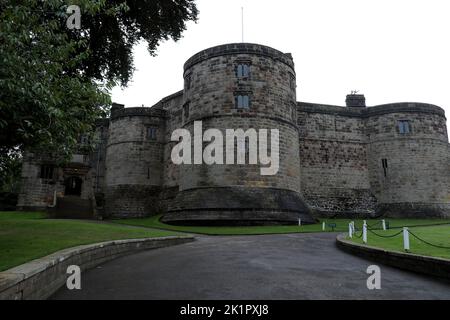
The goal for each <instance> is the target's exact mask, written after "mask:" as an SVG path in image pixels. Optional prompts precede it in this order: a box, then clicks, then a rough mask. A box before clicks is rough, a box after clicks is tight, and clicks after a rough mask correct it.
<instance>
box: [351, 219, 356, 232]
mask: <svg viewBox="0 0 450 320" xmlns="http://www.w3.org/2000/svg"><path fill="white" fill-rule="evenodd" d="M351 224H352V231H353V233H355V221H352V222H351Z"/></svg>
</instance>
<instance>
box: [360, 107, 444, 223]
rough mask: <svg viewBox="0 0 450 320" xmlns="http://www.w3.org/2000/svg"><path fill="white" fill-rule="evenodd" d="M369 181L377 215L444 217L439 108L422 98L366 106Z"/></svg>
mask: <svg viewBox="0 0 450 320" xmlns="http://www.w3.org/2000/svg"><path fill="white" fill-rule="evenodd" d="M367 111H368V114H367V116H368V117H367V118H366V128H367V135H368V139H369V143H368V162H369V174H370V184H371V188H372V190H373V191H374V194H375V196H376V197H377V200H378V203H379V208H378V211H379V213H380V214H386V215H387V216H391V217H402V218H406V217H409V216H410V217H416V218H417V217H424V218H425V217H447V218H448V217H450V159H449V155H450V153H449V144H448V137H447V128H446V119H445V114H444V110H443V109H441V108H439V107H437V106H434V105H429V104H423V103H394V104H388V105H381V106H376V107H371V108H368V110H367Z"/></svg>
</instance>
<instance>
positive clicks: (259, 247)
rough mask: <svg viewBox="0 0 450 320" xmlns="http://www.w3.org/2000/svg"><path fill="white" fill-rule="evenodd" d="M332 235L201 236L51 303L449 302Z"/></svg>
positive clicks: (100, 271)
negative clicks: (375, 281) (345, 248)
mask: <svg viewBox="0 0 450 320" xmlns="http://www.w3.org/2000/svg"><path fill="white" fill-rule="evenodd" d="M335 238H336V234H331V233H317V234H290V235H264V236H233V237H207V236H199V237H198V240H197V241H194V242H192V243H187V244H183V245H179V246H175V247H169V248H162V249H156V250H150V251H145V252H141V253H138V254H134V255H130V256H125V257H122V258H119V259H116V260H113V261H110V262H107V263H105V264H104V265H101V266H99V267H97V268H95V269H92V270H89V271H86V272H84V273H83V274H82V284H81V286H82V289H81V290H72V291H69V290H67V289H66V288H63V289H61V290H60V291H58V292H57V293H56V294H55V295H54V296H53V297H52V299H450V284H449V283H446V282H443V281H439V280H436V279H433V278H429V277H425V276H420V275H417V274H414V273H410V272H406V271H401V270H398V269H395V268H391V267H387V266H383V265H380V267H381V279H382V280H381V286H382V288H381V290H368V289H367V286H366V281H367V278H368V276H369V275H368V274H367V273H366V270H367V267H368V266H369V265H372V264H376V263H373V262H370V261H368V260H364V259H362V258H358V257H355V256H352V255H350V254H347V253H345V252H342V251H341V250H339V249H338V248H337V247H336V246H335Z"/></svg>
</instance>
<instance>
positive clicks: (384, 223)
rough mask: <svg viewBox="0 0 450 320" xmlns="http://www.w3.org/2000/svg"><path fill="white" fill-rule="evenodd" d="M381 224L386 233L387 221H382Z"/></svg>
mask: <svg viewBox="0 0 450 320" xmlns="http://www.w3.org/2000/svg"><path fill="white" fill-rule="evenodd" d="M381 224H382V226H383V230H384V231H386V220H384V219H383V220H381Z"/></svg>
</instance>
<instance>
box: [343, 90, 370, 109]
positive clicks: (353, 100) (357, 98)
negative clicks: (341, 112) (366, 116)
mask: <svg viewBox="0 0 450 320" xmlns="http://www.w3.org/2000/svg"><path fill="white" fill-rule="evenodd" d="M345 104H346V105H347V107H357V108H364V107H365V106H366V98H365V97H364V95H363V94H356V93H352V94H348V95H347V99H345Z"/></svg>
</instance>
